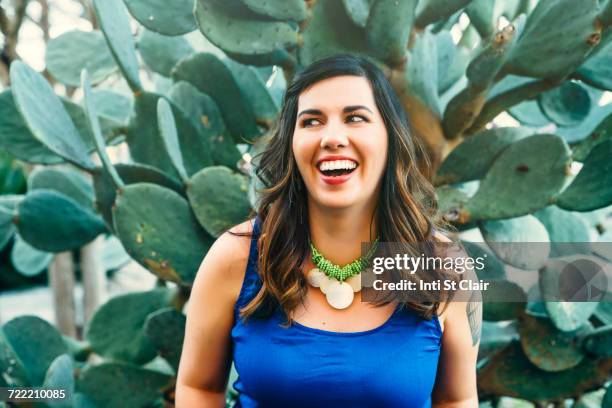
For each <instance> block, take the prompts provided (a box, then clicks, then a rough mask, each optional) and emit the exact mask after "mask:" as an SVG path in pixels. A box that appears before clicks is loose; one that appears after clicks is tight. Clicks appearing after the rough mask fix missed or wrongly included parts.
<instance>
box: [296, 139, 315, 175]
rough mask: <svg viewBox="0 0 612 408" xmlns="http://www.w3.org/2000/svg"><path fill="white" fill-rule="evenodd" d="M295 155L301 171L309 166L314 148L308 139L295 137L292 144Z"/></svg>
mask: <svg viewBox="0 0 612 408" xmlns="http://www.w3.org/2000/svg"><path fill="white" fill-rule="evenodd" d="M292 149H293V155H294V156H295V160H296V161H297V163H298V166H299V167H300V169H303V168H304V167H306V166H308V165H309V163H310V160H312V155H313V154H314V147H313V146H312V143H310V142H309V141H308V139H307V138H305V137H302V136H299V135H295V136H294V137H293V142H292Z"/></svg>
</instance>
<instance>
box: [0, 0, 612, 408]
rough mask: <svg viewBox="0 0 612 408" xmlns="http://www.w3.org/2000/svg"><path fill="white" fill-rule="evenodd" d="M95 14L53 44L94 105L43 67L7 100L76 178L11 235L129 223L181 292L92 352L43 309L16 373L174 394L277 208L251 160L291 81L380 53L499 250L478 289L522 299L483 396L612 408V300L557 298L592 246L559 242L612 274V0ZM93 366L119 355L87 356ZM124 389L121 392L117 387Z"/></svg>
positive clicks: (29, 202)
mask: <svg viewBox="0 0 612 408" xmlns="http://www.w3.org/2000/svg"><path fill="white" fill-rule="evenodd" d="M93 6H94V10H95V14H96V17H97V20H98V22H99V27H100V29H99V30H95V31H92V32H86V33H85V32H80V31H71V32H68V33H66V34H63V35H61V36H59V37H57V38H55V39H53V40H52V41H51V42H50V43H49V45H48V49H47V54H46V65H47V69H48V71H49V73H50V74H51V75H52V76H53V78H54V79H55V80H56V81H57V82H59V83H61V84H64V85H66V86H78V87H80V88H81V91H82V93H83V95H84V96H83V98H82V100H68V99H66V98H64V97H60V96H58V95H56V93H55V92H54V91H53V88H52V87H51V86H50V85H49V84H48V82H47V81H46V80H45V79H44V78H43V76H42V75H41V74H40V73H38V72H36V71H34V70H33V69H32V68H31V67H29V66H27V65H26V64H24V63H22V62H15V63H13V65H12V66H11V72H10V77H11V83H12V85H11V88H10V89H8V90H5V91H4V92H2V93H1V94H0V149H2V150H6V151H7V152H8V153H10V154H11V155H12V156H13V157H15V158H17V159H19V160H21V161H23V162H28V163H32V164H39V165H55V166H54V168H53V169H48V171H45V172H42V171H40V172H37V173H36V174H33V175H31V176H30V179H29V180H28V188H29V189H28V193H27V194H25V195H17V196H11V197H10V198H9V197H6V198H2V199H0V239H2V240H3V241H4V242H7V241H8V240H9V239H11V237H13V236H15V237H16V239H17V238H18V239H19V240H20V241H19V242H22V244H21V245H22V247H23V245H27V246H28V248H29V249H28V250H30V251H39V253H42V254H49V253H53V252H59V251H65V250H69V249H74V248H78V247H79V246H81V245H83V244H85V243H87V242H89V241H90V240H91V239H93V238H94V237H95V236H97V235H98V234H100V233H112V234H115V235H116V236H117V237H118V238H119V240H120V241H121V243H122V244H123V246H124V248H125V249H126V251H127V252H128V253H129V254H130V256H131V257H132V258H133V259H134V260H135V261H137V262H139V263H140V264H141V265H143V266H144V267H145V268H147V269H148V270H150V271H151V273H153V274H155V275H156V276H157V277H158V278H159V279H160V282H165V281H170V282H173V283H175V284H176V285H177V291H176V292H171V291H170V289H164V288H160V289H156V290H155V291H151V292H146V293H142V294H133V295H128V296H127V297H123V298H118V299H115V300H111V301H110V302H108V303H107V304H105V305H103V306H102V307H101V308H100V310H99V312H98V313H97V315H96V316H95V317H94V319H93V320H92V323H91V326H90V327H88V328H87V331H86V333H87V334H86V339H85V342H84V343H82V344H79V343H77V342H75V341H74V340H70V339H64V341H65V342H66V346H65V347H64V346H62V345H60V343H58V342H59V341H60V340H61V339H59V340H58V338H57V337H58V336H57V335H54V334H52V333H51V331H49V330H47V329H44V328H43V324H42V323H41V322H39V321H37V320H35V319H32V318H27V319H25V318H24V320H18V321H15V322H8V323H5V325H4V326H3V329H2V330H3V333H4V334H3V337H2V341H3V343H2V344H3V348H2V350H3V351H2V353H3V354H2V358H1V359H0V362H1V363H2V366H1V367H2V370H3V372H4V374H6V375H5V376H4V377H0V378H5V379H6V378H9V379H14V381H15V383H16V384H26V383H27V384H30V385H37V384H41V383H42V382H44V381H48V382H49V383H50V384H53V383H54V381H63V382H64V383H67V384H68V385H70V386H72V387H75V390H76V392H75V394H74V396H73V398H74V401H72V402H73V403H74V404H75V406H104V407H107V406H108V407H113V406H144V405H148V404H151V405H155V404H161V403H162V401H163V400H165V401H171V400H172V386H173V385H172V381H173V375H175V374H176V369H177V365H178V361H179V360H178V359H179V355H180V344H181V342H182V331H183V330H184V315H183V313H182V306H183V304H184V303H185V301H186V299H185V296H186V294H187V293H188V290H186V289H188V287H189V286H190V284H191V283H192V282H193V278H194V276H195V273H196V271H197V269H198V266H199V263H200V262H201V260H202V258H203V256H204V255H205V254H206V251H207V250H208V248H209V247H210V245H211V244H212V242H213V241H214V239H215V238H216V237H218V236H219V235H220V234H222V233H223V232H224V231H225V230H226V229H227V228H228V227H230V226H232V225H234V224H236V223H239V222H241V221H243V220H245V219H246V218H247V217H249V215H250V214H251V211H252V210H253V209H255V207H256V205H257V195H256V192H255V188H254V187H255V186H257V185H259V183H260V181H259V180H256V179H255V178H254V177H253V176H252V174H251V171H250V170H251V169H252V166H251V164H250V163H249V157H250V154H245V153H254V151H255V150H256V149H258V148H261V146H260V144H261V143H256V142H257V141H258V140H260V138H261V137H262V136H263V135H265V134H266V133H267V132H268V131H270V130H271V129H272V127H273V126H274V123H275V120H276V117H277V114H278V111H279V108H280V103H281V98H282V94H283V91H284V88H285V86H286V82H287V81H288V80H291V78H292V77H293V75H295V73H296V72H297V71H298V70H300V69H301V68H302V67H304V66H306V65H308V64H309V63H311V62H313V61H315V60H317V59H319V58H321V57H325V56H328V55H333V54H335V53H339V52H352V53H357V54H360V55H364V56H367V57H369V58H371V59H372V60H373V61H375V63H376V64H378V65H379V66H380V67H381V68H382V69H383V70H384V72H385V74H386V75H387V76H388V78H389V79H390V81H391V83H392V85H393V86H394V88H395V90H396V92H397V93H398V95H399V96H400V100H401V102H402V104H403V107H404V109H405V111H406V113H407V114H408V116H409V118H410V120H411V122H412V125H413V129H414V137H417V138H420V139H421V140H422V141H423V142H424V145H425V146H426V150H427V151H428V154H429V155H430V158H431V159H432V167H431V168H428V169H424V170H425V171H426V173H427V175H428V176H429V177H430V178H431V180H432V182H433V183H434V185H435V186H436V188H437V192H438V199H439V207H440V216H441V217H444V219H446V220H447V221H449V222H451V223H453V224H454V225H455V226H456V227H457V228H458V230H459V231H461V232H465V233H466V234H468V235H469V234H474V233H476V234H477V235H478V236H479V237H482V238H483V239H484V244H482V245H477V244H475V243H473V242H469V241H467V240H466V241H465V242H464V244H465V247H466V249H467V250H468V252H469V253H470V254H471V255H473V256H479V255H482V254H487V256H488V257H487V263H486V268H485V270H484V271H483V272H482V276H479V277H480V278H481V279H487V280H490V281H491V282H494V285H493V287H494V288H495V291H497V292H496V293H508V292H511V293H514V294H515V295H516V298H517V299H520V301H519V302H514V303H511V304H503V303H502V304H500V303H496V302H493V301H492V302H487V303H485V307H484V315H485V318H486V320H487V321H486V322H485V324H484V328H483V338H482V342H481V358H480V361H479V364H478V375H479V391H480V395H481V400H482V401H485V402H486V403H487V404H490V405H492V406H493V405H497V406H506V405H508V406H511V404H513V403H514V402H516V401H515V400H514V399H522V400H527V401H531V402H532V403H535V404H538V406H543V405H544V404H546V403H549V402H554V403H559V404H560V403H562V401H564V400H565V399H574V400H575V401H577V402H576V404H577V406H581V405H580V404H591V403H592V401H596V402H595V403H598V402H600V403H601V404H604V405H605V404H610V402H611V401H612V390H610V389H609V390H608V391H607V392H606V391H605V390H604V389H601V390H600V391H599V394H593V393H591V394H585V393H586V392H587V391H592V390H595V389H597V388H602V387H604V384H605V383H606V380H607V379H609V378H610V374H611V369H612V356H611V355H610V349H612V343H611V341H612V340H611V339H612V337H611V335H610V332H611V330H612V306H610V305H611V304H612V303H611V302H610V301H611V300H612V295H611V294H610V293H609V292H610V291H609V289H606V290H607V291H608V293H606V294H605V295H604V296H603V297H601V298H599V299H597V300H596V301H591V302H554V301H550V300H546V299H550V297H548V298H547V296H550V294H551V293H555V291H558V290H559V288H558V287H557V286H555V285H556V282H558V279H557V278H558V275H559V273H560V268H562V265H564V264H566V263H567V262H570V261H572V260H575V258H572V256H576V255H575V254H571V253H568V252H567V250H566V248H567V246H562V245H559V243H579V245H575V249H576V250H577V252H578V253H579V254H580V255H582V256H585V257H589V258H588V259H593V260H594V261H593V262H600V263H602V264H603V265H604V268H607V269H606V270H607V271H608V272H609V271H610V261H612V255H611V252H610V249H609V248H608V247H606V245H605V244H604V243H605V242H610V241H612V239H611V238H612V235H611V234H612V233H611V232H610V231H611V230H612V222H611V220H610V216H611V212H612V207H611V204H612V167H611V166H612V160H610V157H611V156H612V128H611V126H612V116H611V113H612V105H611V104H610V103H609V100H610V96H609V95H610V94H609V93H607V92H608V91H610V90H612V82H611V81H610V78H611V71H610V66H612V29H611V28H610V24H611V23H612V1H610V0H583V1H575V0H511V1H507V0H405V1H393V0H392V1H388V0H342V1H341V0H308V1H303V0H284V1H267V2H259V1H252V0H231V1H219V0H180V1H178V0H177V1H175V2H173V4H172V7H169V6H168V5H167V4H166V3H165V2H160V1H158V0H124V1H123V2H122V1H121V0H94V1H93ZM131 19H133V20H135V21H136V22H137V25H138V31H137V33H136V35H133V33H132V30H131V28H130V20H131ZM143 71H147V72H148V73H149V74H150V75H151V77H152V78H153V79H154V81H153V84H151V82H150V81H144V78H145V76H144V75H142V73H143ZM108 78H122V79H123V81H122V82H121V84H122V86H119V87H114V88H113V89H109V87H108V85H107V84H108V83H109V81H106V80H107V79H108ZM500 123H504V124H505V125H504V126H500ZM509 125H512V126H509ZM121 143H125V144H126V145H127V147H128V149H129V153H130V157H131V160H130V161H128V162H124V163H117V162H116V161H113V160H111V158H109V156H108V152H107V149H106V147H107V146H113V145H117V144H121ZM94 157H95V158H96V159H99V160H94V159H93V158H94ZM98 163H101V164H98ZM58 165H59V166H58ZM62 167H63V168H62ZM58 168H62V169H61V170H58ZM0 176H2V175H0ZM2 177H4V179H5V180H6V179H7V176H2ZM2 177H0V181H1V180H2ZM5 183H6V182H5ZM530 241H531V242H536V241H537V242H539V243H543V244H546V245H547V246H546V248H547V250H546V251H533V253H531V254H529V256H524V254H522V253H520V251H517V250H516V249H514V250H513V249H512V247H501V246H499V245H495V244H496V243H500V242H501V243H503V242H506V243H508V242H510V243H512V242H518V243H520V242H530ZM572 248H574V247H572ZM27 253H28V254H32V253H33V252H27ZM47 262H48V260H47ZM37 265H38V266H37V267H40V262H39V263H38V264H37ZM32 268H34V266H30V269H32ZM512 268H519V269H525V270H530V271H532V272H533V271H536V272H537V276H538V279H536V280H537V283H536V285H534V286H533V287H531V288H526V287H522V286H521V285H519V284H518V283H517V282H513V279H512V276H511V274H510V273H507V272H508V271H509V270H510V269H512ZM608 277H609V282H610V283H609V285H608V288H610V287H612V274H608ZM606 290H604V292H606ZM485 300H486V299H485ZM508 306H510V307H508ZM117 316H121V317H122V318H121V319H117ZM45 330H46V331H45ZM39 331H43V332H46V335H47V336H55V337H54V339H53V342H52V343H49V344H51V345H49V344H47V345H46V346H45V347H46V348H45V353H43V354H39V355H38V357H36V358H35V357H33V356H32V353H33V350H28V349H26V348H23V347H21V348H20V347H16V346H15V344H17V343H16V340H20V341H32V342H34V343H32V344H38V343H35V341H36V339H37V336H36V333H38V332H39ZM169 331H170V332H172V335H169V334H168V332H169ZM109 333H112V335H109ZM28 336H30V337H28ZM28 339H30V340H28ZM36 347H38V346H36ZM40 347H43V346H42V345H40ZM93 354H96V355H98V356H101V357H102V358H103V362H102V363H99V364H93V363H91V362H88V358H89V356H91V355H93ZM41 356H42V357H41ZM156 356H157V357H156ZM75 367H76V368H78V369H77V370H74V373H76V375H71V371H72V370H73V369H74V368H75ZM46 379H47V380H46ZM4 381H6V380H4ZM109 387H113V389H114V390H116V391H115V392H113V393H111V394H109V393H107V392H105V390H107V389H108V388H109ZM583 394H584V397H583V398H581V396H582V395H583ZM234 395H235V394H234V393H232V392H230V393H228V404H229V403H231V399H232V397H233V396H234ZM510 397H511V398H510ZM513 401H514V402H513ZM519 403H523V404H527V405H529V402H526V401H523V402H519ZM87 404H89V405H87ZM512 406H514V405H512ZM589 406H591V405H589Z"/></svg>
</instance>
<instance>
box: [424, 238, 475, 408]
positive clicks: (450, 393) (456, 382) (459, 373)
mask: <svg viewBox="0 0 612 408" xmlns="http://www.w3.org/2000/svg"><path fill="white" fill-rule="evenodd" d="M440 238H441V240H442V241H444V242H448V241H450V240H449V239H448V238H446V237H443V236H442V237H440ZM458 255H459V256H467V254H465V253H462V254H458ZM463 279H469V280H472V281H477V276H476V273H475V272H474V270H473V269H470V270H467V271H466V272H465V275H464V276H463ZM463 299H466V298H463ZM442 317H443V320H444V332H443V335H442V348H441V353H440V360H439V363H438V375H437V377H436V384H435V386H434V390H433V393H432V403H433V405H432V406H433V407H435V408H477V407H478V391H477V386H476V360H477V358H478V347H479V345H480V334H481V327H482V294H481V293H480V292H479V291H472V292H471V293H470V298H469V301H467V302H465V301H451V302H450V303H448V307H447V308H446V310H445V311H444V313H443V316H442Z"/></svg>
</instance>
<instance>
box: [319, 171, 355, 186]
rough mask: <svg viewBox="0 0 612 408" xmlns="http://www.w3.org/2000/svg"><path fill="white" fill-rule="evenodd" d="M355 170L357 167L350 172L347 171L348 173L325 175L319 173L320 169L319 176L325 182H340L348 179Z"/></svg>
mask: <svg viewBox="0 0 612 408" xmlns="http://www.w3.org/2000/svg"><path fill="white" fill-rule="evenodd" d="M356 171H357V168H355V170H353V171H352V172H350V173H348V174H343V175H342V176H335V177H334V176H326V175H325V174H323V173H321V171H319V175H320V176H321V179H322V180H323V181H324V182H326V183H327V184H333V185H335V184H342V183H344V182H346V181H347V180H348V179H350V178H351V177H352V176H353V174H355V172H356Z"/></svg>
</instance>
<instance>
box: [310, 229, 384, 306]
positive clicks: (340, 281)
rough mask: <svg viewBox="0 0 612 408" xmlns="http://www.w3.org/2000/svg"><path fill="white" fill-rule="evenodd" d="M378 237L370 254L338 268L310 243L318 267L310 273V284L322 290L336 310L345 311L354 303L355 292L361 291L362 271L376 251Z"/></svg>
mask: <svg viewBox="0 0 612 408" xmlns="http://www.w3.org/2000/svg"><path fill="white" fill-rule="evenodd" d="M377 243H378V237H377V238H376V240H374V242H373V244H372V246H371V247H370V250H369V251H368V253H367V254H366V255H365V256H363V257H360V258H359V259H356V260H354V261H353V262H351V263H350V264H347V265H344V266H338V265H335V264H333V263H332V262H331V261H330V260H328V259H326V258H325V257H324V256H323V255H322V254H321V253H320V252H319V251H318V250H317V248H315V246H314V245H313V243H312V242H310V249H311V250H312V263H313V264H315V265H316V266H317V267H316V268H313V269H311V270H310V272H308V278H307V279H308V283H309V284H310V285H311V286H314V287H315V288H319V289H321V292H323V293H324V294H325V298H326V299H327V303H329V305H330V306H331V307H333V308H336V309H345V308H347V307H349V306H350V305H351V303H353V299H354V298H355V292H359V291H360V290H361V271H362V270H363V268H364V267H366V266H367V265H368V263H369V261H370V258H371V257H372V255H373V254H374V251H375V250H376V244H377Z"/></svg>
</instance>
